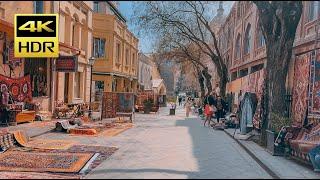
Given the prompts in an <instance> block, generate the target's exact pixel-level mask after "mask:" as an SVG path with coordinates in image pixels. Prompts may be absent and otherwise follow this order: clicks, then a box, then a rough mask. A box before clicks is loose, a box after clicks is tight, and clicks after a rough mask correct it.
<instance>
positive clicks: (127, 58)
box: [126, 49, 130, 65]
mask: <svg viewBox="0 0 320 180" xmlns="http://www.w3.org/2000/svg"><path fill="white" fill-rule="evenodd" d="M129 63H130V62H129V49H126V65H129Z"/></svg>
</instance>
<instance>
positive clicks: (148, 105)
mask: <svg viewBox="0 0 320 180" xmlns="http://www.w3.org/2000/svg"><path fill="white" fill-rule="evenodd" d="M152 106H153V101H152V99H147V100H145V101H143V111H144V113H145V114H149V113H150V111H151V108H152Z"/></svg>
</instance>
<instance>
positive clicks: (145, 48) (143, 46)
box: [119, 1, 234, 53]
mask: <svg viewBox="0 0 320 180" xmlns="http://www.w3.org/2000/svg"><path fill="white" fill-rule="evenodd" d="M119 3H120V7H119V10H120V12H121V14H123V15H124V16H125V17H126V19H127V21H128V22H127V25H128V28H129V30H130V31H131V32H133V33H134V34H135V35H137V32H135V28H134V27H133V25H132V24H131V23H130V17H131V16H132V13H133V7H132V5H133V3H134V1H120V2H119ZM223 3H224V6H223V8H224V10H225V11H224V14H225V15H227V14H229V11H230V9H231V7H232V4H233V3H234V1H224V2H223ZM213 11H215V10H213ZM138 38H139V50H140V51H142V52H143V53H150V52H151V51H152V41H151V40H149V39H147V38H143V37H138Z"/></svg>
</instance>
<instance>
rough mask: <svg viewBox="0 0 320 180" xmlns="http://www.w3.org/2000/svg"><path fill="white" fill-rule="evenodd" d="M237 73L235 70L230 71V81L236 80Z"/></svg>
mask: <svg viewBox="0 0 320 180" xmlns="http://www.w3.org/2000/svg"><path fill="white" fill-rule="evenodd" d="M237 75H238V73H237V71H235V72H232V73H231V81H234V80H236V79H237Z"/></svg>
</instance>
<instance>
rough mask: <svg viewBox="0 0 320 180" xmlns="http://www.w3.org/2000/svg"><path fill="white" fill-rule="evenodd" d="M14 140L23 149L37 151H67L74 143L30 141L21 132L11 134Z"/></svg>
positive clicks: (46, 140)
mask: <svg viewBox="0 0 320 180" xmlns="http://www.w3.org/2000/svg"><path fill="white" fill-rule="evenodd" d="M13 135H14V138H15V140H16V141H17V142H18V144H20V145H21V146H23V147H29V148H37V149H68V148H70V147H71V146H72V145H74V144H75V143H76V142H74V141H65V140H49V139H45V140H44V139H36V140H31V141H30V139H29V137H27V136H26V135H25V133H23V132H22V131H15V132H13Z"/></svg>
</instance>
